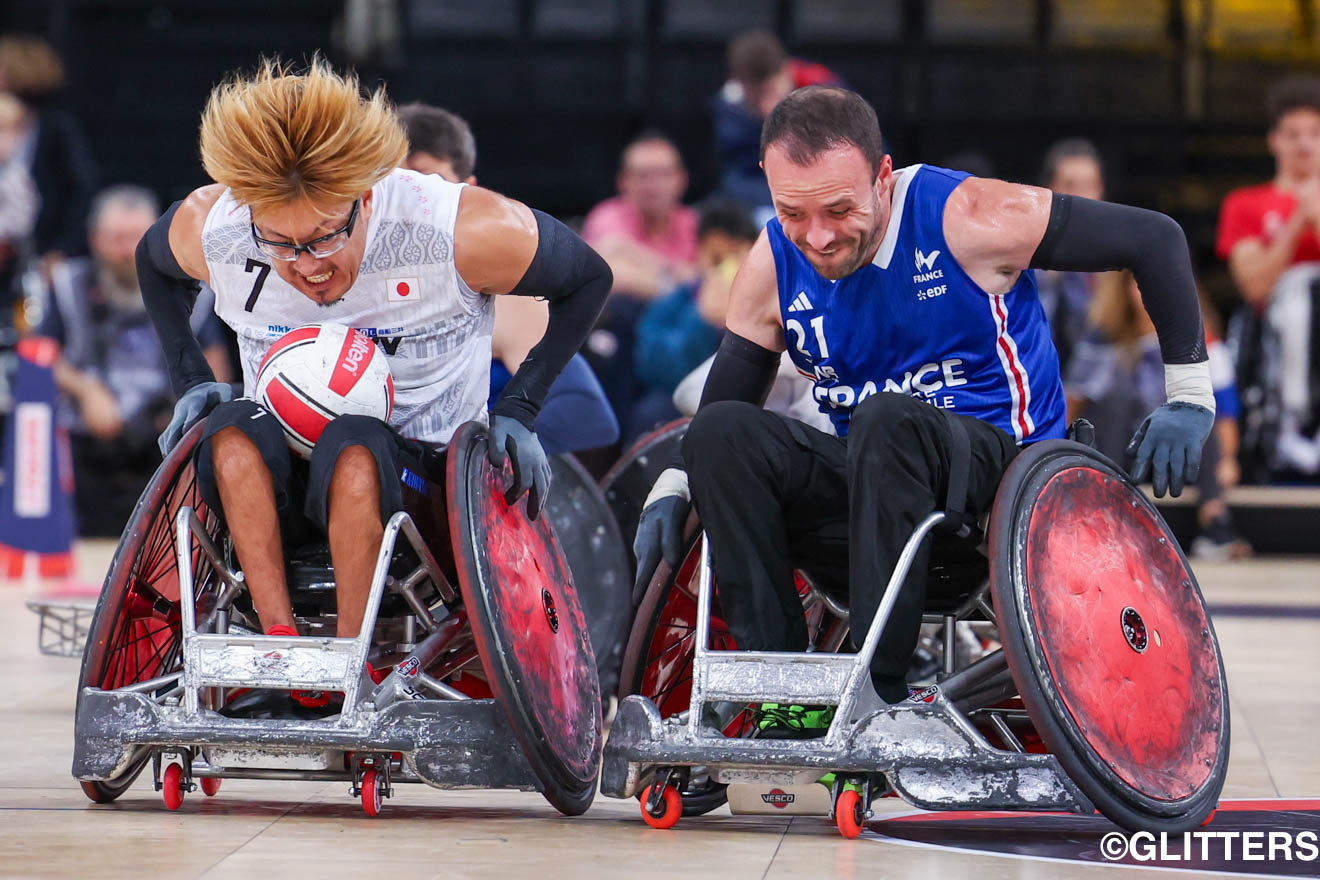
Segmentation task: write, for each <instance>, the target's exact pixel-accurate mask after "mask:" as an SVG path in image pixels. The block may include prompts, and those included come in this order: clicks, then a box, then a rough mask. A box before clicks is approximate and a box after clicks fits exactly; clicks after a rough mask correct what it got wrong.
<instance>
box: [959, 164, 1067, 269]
mask: <svg viewBox="0 0 1320 880" xmlns="http://www.w3.org/2000/svg"><path fill="white" fill-rule="evenodd" d="M1052 197H1053V193H1051V192H1050V191H1049V190H1047V189H1043V188H1041V187H1038V186H1024V185H1022V184H1018V183H1008V182H1007V181H1003V180H993V179H991V178H985V177H969V178H967V179H966V180H964V181H963V182H962V183H960V184H958V186H957V187H955V188H954V190H953V192H952V193H950V194H949V199H948V201H947V202H946V203H945V206H944V240H945V241H947V242H948V244H949V251H950V252H951V254H952V255H953V258H954V259H955V260H957V261H958V265H960V266H962V267H963V269H964V270H965V271H966V272H967V274H968V275H970V276H971V278H972V280H973V281H975V282H976V283H977V284H979V285H980V286H981V287H982V288H983V289H984V290H985V291H986V292H988V293H1004V292H1006V291H1008V290H1009V289H1010V288H1012V286H1013V284H1015V283H1016V281H1017V276H1018V274H1019V273H1021V272H1022V271H1023V270H1024V269H1026V268H1027V267H1028V266H1029V265H1030V263H1031V257H1032V255H1033V254H1034V253H1035V252H1036V248H1037V247H1038V246H1039V245H1040V240H1041V238H1043V237H1044V235H1045V227H1046V226H1047V225H1048V224H1049V219H1050V201H1051V198H1052Z"/></svg>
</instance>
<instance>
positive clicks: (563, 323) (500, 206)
mask: <svg viewBox="0 0 1320 880" xmlns="http://www.w3.org/2000/svg"><path fill="white" fill-rule="evenodd" d="M454 260H455V265H456V267H457V269H458V273H459V275H460V276H461V277H462V278H463V280H464V281H465V282H466V283H467V285H468V287H470V288H472V289H473V290H475V291H478V292H479V293H486V294H493V295H494V294H509V293H511V294H516V295H519V296H529V297H537V298H540V299H544V300H548V301H549V304H550V306H549V319H548V321H547V323H546V328H545V334H544V335H543V336H542V337H541V339H540V341H539V342H537V343H536V344H535V345H534V346H532V348H531V351H530V352H528V353H527V356H526V358H525V359H523V361H522V363H521V364H519V365H518V366H517V369H516V370H514V376H513V378H512V379H511V380H510V381H509V384H508V385H507V386H505V388H504V392H503V393H502V394H501V395H500V399H499V400H498V401H496V403H495V405H494V406H493V407H491V416H492V417H493V418H499V417H508V418H511V419H515V420H517V421H518V422H519V423H520V424H521V425H522V426H523V427H524V428H526V429H527V430H528V431H531V430H532V429H533V426H534V425H535V423H536V416H537V414H538V413H539V412H540V409H541V404H542V403H544V402H545V398H546V395H547V394H548V393H549V391H550V385H551V383H553V382H554V380H555V379H556V378H557V377H558V376H559V373H560V372H561V371H562V370H563V369H564V366H565V365H566V364H567V363H568V362H569V360H570V359H571V358H572V357H573V355H574V354H576V353H577V351H578V349H580V348H581V347H582V344H583V343H584V342H586V340H587V335H588V334H589V333H590V332H591V330H592V328H593V327H594V326H595V324H596V319H597V318H598V317H599V316H600V311H601V309H602V308H604V306H605V298H606V297H607V296H609V292H610V285H611V283H612V281H613V278H612V277H611V275H610V268H609V266H608V265H606V263H605V261H604V260H602V259H601V258H600V255H599V254H597V253H596V252H595V251H593V250H592V249H591V248H589V247H588V246H587V244H586V242H584V241H583V240H582V239H581V238H580V237H578V235H577V234H576V233H575V232H573V231H572V230H571V229H569V228H568V227H567V226H565V225H564V224H563V223H560V222H559V221H558V220H556V219H554V218H553V217H551V216H550V215H548V214H545V213H543V212H541V211H533V210H532V209H530V208H528V207H527V206H526V205H524V204H522V203H521V202H516V201H514V200H512V199H507V198H505V197H503V196H501V195H497V194H496V193H493V192H490V191H489V190H483V189H479V188H477V187H468V188H467V189H465V190H464V191H463V196H462V199H461V201H460V202H459V208H458V219H457V222H456V223H455V226H454Z"/></svg>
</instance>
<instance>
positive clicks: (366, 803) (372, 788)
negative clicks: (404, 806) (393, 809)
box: [362, 770, 384, 819]
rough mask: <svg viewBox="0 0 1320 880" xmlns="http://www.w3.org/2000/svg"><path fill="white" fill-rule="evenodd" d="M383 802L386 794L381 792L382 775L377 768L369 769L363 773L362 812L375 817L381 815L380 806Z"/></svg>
mask: <svg viewBox="0 0 1320 880" xmlns="http://www.w3.org/2000/svg"><path fill="white" fill-rule="evenodd" d="M383 802H384V794H383V793H382V792H381V786H380V776H379V775H378V774H377V773H376V771H375V770H368V771H367V772H365V773H363V774H362V812H364V813H366V814H367V815H368V816H371V817H372V818H373V819H374V818H375V817H376V816H379V815H380V807H381V804H382V803H383Z"/></svg>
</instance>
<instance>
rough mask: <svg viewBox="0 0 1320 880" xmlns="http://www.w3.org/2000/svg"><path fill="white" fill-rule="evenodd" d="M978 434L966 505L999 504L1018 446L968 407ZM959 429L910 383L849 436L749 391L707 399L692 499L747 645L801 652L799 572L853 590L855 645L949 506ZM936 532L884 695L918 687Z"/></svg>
mask: <svg viewBox="0 0 1320 880" xmlns="http://www.w3.org/2000/svg"><path fill="white" fill-rule="evenodd" d="M955 418H957V419H959V420H960V421H961V422H962V423H963V425H964V426H965V428H966V430H967V434H968V440H969V441H970V451H971V461H970V470H969V473H968V479H967V483H968V487H967V498H966V501H965V505H964V509H965V510H966V511H967V512H968V513H970V514H973V515H979V514H980V513H982V512H984V511H987V510H989V508H990V506H991V504H992V503H993V501H994V496H995V490H996V489H997V488H998V486H999V481H1000V478H1001V477H1002V476H1003V473H1004V470H1005V468H1007V467H1008V464H1009V462H1011V461H1012V460H1013V457H1014V456H1015V455H1016V454H1017V451H1018V450H1017V447H1016V446H1015V445H1014V443H1013V439H1012V438H1011V437H1009V436H1008V435H1007V434H1005V433H1004V432H1003V431H1002V430H1000V429H999V428H996V427H994V426H993V425H990V424H988V423H986V422H982V421H979V420H977V419H972V418H969V417H966V416H956V417H955ZM953 443H954V441H953V429H952V427H951V425H950V424H949V422H948V420H947V418H946V416H945V414H944V413H943V412H941V411H939V410H937V409H936V408H935V407H933V406H931V405H930V404H927V403H923V402H921V401H919V400H916V399H914V398H911V397H908V396H907V395H904V394H895V393H888V392H886V393H881V394H876V395H874V396H872V397H869V398H867V399H866V400H865V401H863V402H862V404H861V405H860V406H858V407H857V409H856V410H855V411H854V413H853V417H852V422H851V426H850V428H849V434H848V437H847V438H846V439H843V438H839V437H834V436H831V435H829V434H825V433H822V432H820V431H817V430H815V429H814V428H810V427H807V426H806V425H804V424H802V423H801V422H798V421H795V420H793V419H789V418H786V417H784V416H780V415H777V414H775V413H771V412H766V411H765V410H763V409H761V408H759V407H756V406H753V405H751V404H747V403H736V402H722V403H716V404H712V405H711V406H708V407H705V408H703V409H702V410H700V411H699V412H698V413H697V415H696V417H695V418H694V419H693V420H692V424H691V425H690V426H689V428H688V431H687V435H686V437H685V438H684V440H683V458H684V461H685V462H686V465H687V470H688V475H689V481H690V485H691V490H692V497H693V501H694V503H695V505H696V508H697V513H698V515H699V516H700V517H701V522H702V526H703V527H704V528H705V529H706V533H707V534H708V535H709V537H710V541H711V549H712V556H713V561H714V567H715V576H716V578H717V581H718V583H719V596H720V604H721V607H722V610H723V612H724V615H725V620H726V622H727V623H728V625H729V628H730V631H731V632H732V633H733V636H734V638H735V639H737V641H738V645H739V647H741V648H743V649H744V650H763V651H801V650H805V649H806V647H807V630H806V622H805V620H804V618H803V614H802V604H801V600H800V599H799V598H798V594H797V590H796V589H795V588H794V585H793V570H794V569H802V570H804V571H807V572H809V573H810V574H811V575H812V576H813V577H815V578H817V579H820V580H822V581H824V582H825V585H826V586H829V585H834V586H836V587H841V588H843V589H846V590H847V593H848V597H849V609H850V617H851V624H850V625H851V630H852V638H853V641H854V646H860V644H861V643H862V642H863V641H864V640H865V638H866V632H867V630H868V628H869V627H870V624H871V621H872V620H873V619H874V617H875V613H876V610H877V609H878V608H879V606H880V600H881V598H882V596H883V594H884V589H885V585H886V583H887V582H888V579H889V576H890V573H891V572H892V571H893V568H894V565H895V563H896V562H897V561H898V557H899V554H900V553H901V552H902V549H903V545H904V544H905V543H906V542H907V539H908V538H909V537H910V536H911V535H912V532H913V530H914V529H915V528H916V526H917V523H918V522H920V521H921V520H922V519H924V518H925V517H926V516H927V515H928V514H930V513H932V512H933V511H936V510H944V509H946V507H947V499H946V497H945V496H946V494H947V491H948V483H949V475H950V469H951V464H952V461H951V460H952V454H953V453H952V448H953ZM930 547H931V541H930V540H929V539H928V540H926V541H924V542H922V548H921V551H920V552H919V553H918V554H917V557H916V560H915V561H914V563H913V566H912V569H911V572H910V573H909V575H908V577H907V579H906V581H905V582H904V584H903V587H902V593H901V594H900V595H899V597H898V600H897V604H896V605H895V606H894V610H893V613H892V614H891V616H890V619H889V623H888V624H887V625H886V626H885V629H884V632H883V633H882V634H881V639H880V645H879V647H878V648H877V650H876V654H875V658H874V660H873V662H872V665H871V671H872V678H873V679H874V680H875V683H876V688H877V690H878V691H879V693H880V696H881V697H883V698H885V699H887V700H890V701H891V702H892V701H895V700H899V699H902V698H904V697H906V696H907V692H906V690H905V687H906V685H905V683H904V682H905V674H906V671H907V666H908V662H909V660H910V658H911V655H912V651H913V649H914V648H915V647H916V643H917V637H918V635H919V631H920V628H921V614H922V609H923V607H924V605H925V598H926V575H927V570H928V569H929V567H930V561H931V560H930V554H931V550H930Z"/></svg>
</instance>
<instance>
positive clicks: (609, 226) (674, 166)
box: [582, 131, 700, 425]
mask: <svg viewBox="0 0 1320 880" xmlns="http://www.w3.org/2000/svg"><path fill="white" fill-rule="evenodd" d="M616 183H617V186H618V190H619V194H618V195H617V196H615V197H613V198H610V199H606V200H605V201H603V202H601V203H600V204H598V205H596V207H594V208H592V210H591V213H589V214H588V215H587V218H586V220H585V222H584V223H583V227H582V237H583V238H584V239H586V241H587V244H589V245H591V246H592V247H593V248H595V249H596V250H597V251H598V252H599V253H600V255H601V256H602V257H604V258H605V260H606V262H608V263H609V264H610V269H611V270H612V271H613V272H614V290H613V292H612V293H611V295H610V298H609V301H608V302H607V303H606V304H605V311H604V313H603V314H602V315H601V317H600V320H599V321H598V322H597V323H596V330H595V332H593V333H592V334H591V338H590V339H588V341H587V351H586V355H587V360H588V361H589V362H590V363H591V366H592V368H593V369H594V370H595V371H596V375H597V376H599V377H600V379H601V384H602V385H604V387H605V394H606V396H607V397H608V398H609V401H610V405H611V406H612V407H613V408H614V413H615V415H617V416H618V418H619V421H620V423H622V424H624V425H627V424H629V415H630V413H631V410H632V406H633V403H634V402H635V400H636V397H637V395H638V391H637V381H636V376H635V375H634V372H633V345H634V339H635V334H636V329H637V321H638V319H639V318H640V317H641V315H642V312H643V311H644V310H645V309H646V305H647V303H648V302H649V301H650V300H653V299H655V298H656V297H657V296H659V295H661V294H664V293H668V292H669V291H670V290H672V289H673V288H674V285H676V284H686V283H688V282H691V281H693V280H695V279H696V278H697V277H698V276H699V274H700V270H699V269H698V268H697V265H696V259H697V222H698V221H697V212H696V211H694V210H693V209H692V208H689V207H686V206H685V205H683V203H682V199H683V192H684V190H686V189H687V183H688V176H687V171H686V169H685V168H684V166H683V158H682V156H680V155H679V152H678V148H677V147H675V146H674V144H673V142H672V141H670V140H669V139H668V138H667V137H665V136H664V135H663V134H660V133H659V132H654V131H650V132H645V133H643V134H641V135H639V136H638V137H637V138H636V139H635V140H633V142H632V143H630V144H628V146H627V147H625V148H624V150H623V155H622V157H621V160H620V163H619V173H618V177H617V178H616Z"/></svg>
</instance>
